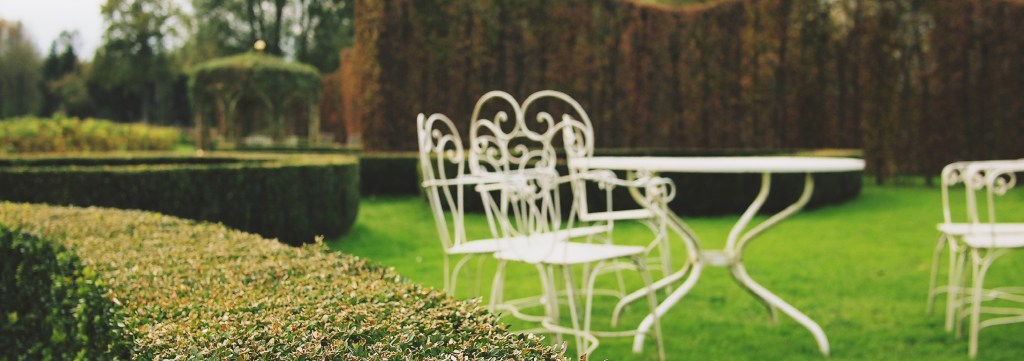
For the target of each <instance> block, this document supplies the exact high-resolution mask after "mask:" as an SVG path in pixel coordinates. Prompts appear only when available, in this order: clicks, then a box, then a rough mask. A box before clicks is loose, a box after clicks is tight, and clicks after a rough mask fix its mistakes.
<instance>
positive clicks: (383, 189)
mask: <svg viewBox="0 0 1024 361" xmlns="http://www.w3.org/2000/svg"><path fill="white" fill-rule="evenodd" d="M419 164H420V161H419V155H418V154H417V153H416V152H394V153H363V154H361V155H360V156H359V169H360V178H361V179H360V182H361V184H362V192H363V193H362V194H364V195H378V196H386V195H417V194H420V173H419Z"/></svg>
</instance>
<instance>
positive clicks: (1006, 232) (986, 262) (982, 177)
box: [946, 160, 1024, 358]
mask: <svg viewBox="0 0 1024 361" xmlns="http://www.w3.org/2000/svg"><path fill="white" fill-rule="evenodd" d="M1019 172H1024V160H1007V161H985V162H973V163H970V164H967V165H966V166H965V167H963V168H962V174H961V177H962V181H963V182H964V183H965V188H966V193H967V207H968V217H969V219H970V223H971V227H970V228H969V230H968V231H967V232H965V233H963V234H962V235H961V236H960V237H959V240H958V242H952V243H958V245H959V246H960V247H962V249H961V250H959V252H958V253H956V254H955V255H956V257H957V258H958V259H957V260H956V261H955V262H954V261H951V265H953V266H955V267H956V268H954V269H951V270H950V273H951V274H953V275H954V277H951V284H952V285H954V286H953V287H948V288H947V290H946V291H947V294H948V295H949V297H948V300H949V301H948V302H949V303H950V304H949V305H947V306H952V307H951V308H950V309H949V311H948V312H952V313H953V314H952V315H950V314H947V318H949V317H955V318H956V319H957V321H958V322H957V325H958V327H957V328H956V331H957V334H958V335H959V334H960V332H961V327H962V325H963V323H962V321H961V320H962V319H964V318H968V320H969V335H968V338H969V339H968V351H967V353H968V356H969V357H971V358H974V357H976V356H977V354H978V336H979V333H980V331H981V329H983V328H986V327H990V326H996V325H1005V324H1012V323H1022V322H1024V287H999V288H993V289H986V288H985V287H984V286H985V276H986V275H987V273H988V270H989V268H990V267H991V266H992V264H993V263H994V262H995V261H996V259H998V258H1000V257H1001V256H1003V255H1005V254H1007V253H1008V252H1010V251H1011V250H1014V249H1020V248H1024V223H1006V222H1000V221H999V220H998V218H997V212H996V201H997V199H998V197H1001V196H1004V195H1005V194H1006V193H1007V192H1008V191H1009V190H1010V189H1012V188H1014V187H1015V186H1016V183H1017V177H1016V173H1019ZM978 192H983V193H984V197H985V209H984V213H981V210H980V209H979V207H978V199H977V193H978ZM950 253H951V257H952V256H953V254H954V252H952V251H951V252H950ZM967 257H969V258H967ZM965 265H969V266H970V270H971V284H970V287H965V286H961V285H962V284H963V282H964V281H965V279H964V277H963V275H962V273H963V268H964V266H965ZM954 282H955V283H954ZM994 300H1003V301H1009V302H1011V303H1018V304H1021V306H1018V307H993V306H985V305H984V303H985V302H989V301H994ZM961 308H966V309H967V310H966V311H967V312H963V311H964V310H961ZM983 315H992V316H993V317H990V318H987V319H985V320H982V316H983Z"/></svg>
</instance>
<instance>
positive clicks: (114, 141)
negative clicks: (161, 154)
mask: <svg viewBox="0 0 1024 361" xmlns="http://www.w3.org/2000/svg"><path fill="white" fill-rule="evenodd" d="M181 137H182V134H181V131H180V130H178V129H176V128H171V127H158V126H150V125H145V124H122V123H115V122H112V121H109V120H100V119H84V120H82V119H78V118H54V119H46V118H34V117H24V118H15V119H9V120H4V121H0V152H12V153H24V152H78V151H112V150H171V149H173V148H174V145H175V144H177V143H178V142H179V141H180V140H181Z"/></svg>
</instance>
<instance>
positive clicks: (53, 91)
mask: <svg viewBox="0 0 1024 361" xmlns="http://www.w3.org/2000/svg"><path fill="white" fill-rule="evenodd" d="M79 38H80V35H79V33H78V32H77V31H62V32H61V33H60V35H59V36H57V39H55V40H54V41H53V42H52V43H50V52H49V53H48V54H47V55H46V59H44V60H43V70H42V73H43V83H42V93H43V106H42V110H41V112H40V113H41V114H43V115H50V114H53V113H54V112H63V113H65V114H68V115H73V116H86V115H88V114H86V113H87V112H88V109H87V108H88V106H89V93H88V90H86V87H85V79H83V78H82V76H81V65H80V64H79V61H78V55H77V52H76V51H75V47H76V44H77V43H78V41H79Z"/></svg>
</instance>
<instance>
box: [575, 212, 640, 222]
mask: <svg viewBox="0 0 1024 361" xmlns="http://www.w3.org/2000/svg"><path fill="white" fill-rule="evenodd" d="M648 218H654V212H651V211H650V210H647V209H630V210H624V211H611V212H593V213H587V214H581V215H580V220H581V221H584V222H607V221H630V220H637V219H648Z"/></svg>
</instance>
